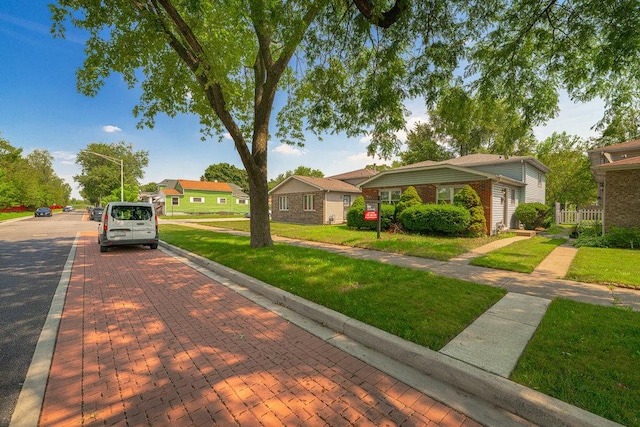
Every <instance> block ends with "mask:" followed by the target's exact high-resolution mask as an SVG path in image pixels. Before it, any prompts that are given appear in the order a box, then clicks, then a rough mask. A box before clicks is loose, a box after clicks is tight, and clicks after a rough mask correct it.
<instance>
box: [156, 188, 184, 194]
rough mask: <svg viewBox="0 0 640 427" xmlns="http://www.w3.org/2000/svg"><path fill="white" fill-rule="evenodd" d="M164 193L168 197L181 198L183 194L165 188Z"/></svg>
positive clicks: (173, 189)
mask: <svg viewBox="0 0 640 427" xmlns="http://www.w3.org/2000/svg"><path fill="white" fill-rule="evenodd" d="M160 191H162V192H163V193H164V194H165V195H167V196H181V195H182V193H181V192H179V191H178V190H176V189H175V188H163V189H162V190H160Z"/></svg>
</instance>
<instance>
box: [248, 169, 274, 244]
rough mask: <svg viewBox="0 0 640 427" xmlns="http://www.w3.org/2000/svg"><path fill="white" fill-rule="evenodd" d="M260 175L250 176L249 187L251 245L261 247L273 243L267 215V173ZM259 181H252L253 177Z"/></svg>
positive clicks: (269, 219)
mask: <svg viewBox="0 0 640 427" xmlns="http://www.w3.org/2000/svg"><path fill="white" fill-rule="evenodd" d="M260 175H261V176H260V177H250V179H249V189H250V193H251V202H250V203H251V205H250V211H251V224H250V230H251V247H252V248H261V247H264V246H271V245H273V240H272V239H271V222H270V221H271V218H270V215H269V191H268V189H267V175H266V171H265V173H264V174H260ZM252 178H259V180H260V181H261V182H260V183H257V185H256V184H255V183H254V181H255V180H254V179H252Z"/></svg>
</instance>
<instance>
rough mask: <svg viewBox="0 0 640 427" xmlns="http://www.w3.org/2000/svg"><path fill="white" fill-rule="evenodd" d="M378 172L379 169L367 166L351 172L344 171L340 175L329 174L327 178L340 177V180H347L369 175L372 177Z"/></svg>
mask: <svg viewBox="0 0 640 427" xmlns="http://www.w3.org/2000/svg"><path fill="white" fill-rule="evenodd" d="M377 173H378V172H377V171H374V170H371V169H366V168H365V169H358V170H355V171H351V172H344V173H341V174H338V175H332V176H328V177H327V178H329V179H340V180H343V181H346V180H349V179H358V178H362V179H364V178H369V177H372V176H373V175H376V174H377Z"/></svg>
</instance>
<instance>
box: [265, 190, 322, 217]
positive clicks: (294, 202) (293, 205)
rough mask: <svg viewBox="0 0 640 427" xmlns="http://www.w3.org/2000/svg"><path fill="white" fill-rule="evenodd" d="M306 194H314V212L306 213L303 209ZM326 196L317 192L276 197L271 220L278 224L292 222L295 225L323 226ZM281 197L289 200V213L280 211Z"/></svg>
mask: <svg viewBox="0 0 640 427" xmlns="http://www.w3.org/2000/svg"><path fill="white" fill-rule="evenodd" d="M306 194H313V208H314V210H313V211H304V210H303V209H302V203H303V196H304V195H306ZM324 194H325V193H324V192H323V191H317V192H315V193H311V192H309V193H304V194H303V193H289V194H277V195H274V196H273V209H272V213H271V219H272V220H273V221H276V222H290V223H295V224H323V212H324ZM280 196H287V197H288V198H289V210H288V211H281V210H280V209H279V197H280Z"/></svg>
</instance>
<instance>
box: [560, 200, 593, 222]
mask: <svg viewBox="0 0 640 427" xmlns="http://www.w3.org/2000/svg"><path fill="white" fill-rule="evenodd" d="M583 221H588V222H602V208H600V207H589V208H585V209H577V210H576V209H573V210H570V209H560V204H559V203H557V204H556V224H580V223H582V222H583Z"/></svg>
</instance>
